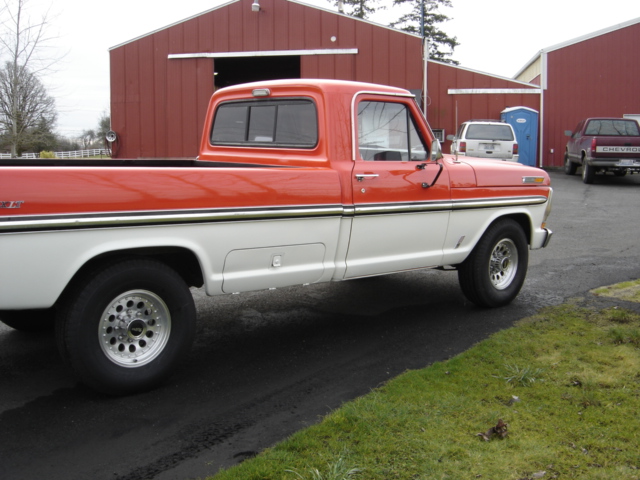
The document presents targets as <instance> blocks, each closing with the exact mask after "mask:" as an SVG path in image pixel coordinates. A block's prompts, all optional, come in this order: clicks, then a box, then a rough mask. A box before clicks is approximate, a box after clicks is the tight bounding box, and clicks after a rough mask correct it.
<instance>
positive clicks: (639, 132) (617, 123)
mask: <svg viewBox="0 0 640 480" xmlns="http://www.w3.org/2000/svg"><path fill="white" fill-rule="evenodd" d="M584 133H585V135H612V136H622V137H638V136H640V129H639V128H638V122H636V121H635V120H618V119H601V120H590V121H589V124H588V125H587V128H586V129H585V131H584Z"/></svg>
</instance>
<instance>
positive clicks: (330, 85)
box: [218, 78, 414, 97]
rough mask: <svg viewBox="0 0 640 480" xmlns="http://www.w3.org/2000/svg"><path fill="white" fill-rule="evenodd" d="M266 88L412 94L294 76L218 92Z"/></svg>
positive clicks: (385, 88)
mask: <svg viewBox="0 0 640 480" xmlns="http://www.w3.org/2000/svg"><path fill="white" fill-rule="evenodd" d="M262 88H268V89H270V90H272V91H280V90H318V91H324V92H332V91H339V92H342V93H352V94H355V93H358V92H380V93H387V94H395V95H403V96H412V97H413V96H414V95H413V94H412V93H411V92H409V91H408V90H405V89H404V88H398V87H391V86H387V85H377V84H373V83H365V82H354V81H349V80H331V79H326V78H294V79H283V80H263V81H260V82H252V83H243V84H240V85H233V86H230V87H225V88H222V89H220V90H218V91H219V92H224V93H227V94H228V93H240V92H248V91H252V90H256V89H262Z"/></svg>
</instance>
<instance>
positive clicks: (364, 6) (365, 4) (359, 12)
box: [333, 0, 384, 19]
mask: <svg viewBox="0 0 640 480" xmlns="http://www.w3.org/2000/svg"><path fill="white" fill-rule="evenodd" d="M333 4H334V5H335V6H336V7H338V11H339V12H340V13H346V14H347V15H351V16H352V17H358V18H363V19H364V18H367V17H369V16H370V15H372V14H374V13H375V12H376V8H375V6H376V5H378V4H380V0H333ZM382 8H384V7H382Z"/></svg>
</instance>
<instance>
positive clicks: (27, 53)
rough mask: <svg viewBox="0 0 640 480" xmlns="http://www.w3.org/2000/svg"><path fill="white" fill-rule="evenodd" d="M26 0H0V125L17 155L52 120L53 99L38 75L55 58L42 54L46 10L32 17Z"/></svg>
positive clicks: (45, 41) (47, 40)
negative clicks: (0, 15)
mask: <svg viewBox="0 0 640 480" xmlns="http://www.w3.org/2000/svg"><path fill="white" fill-rule="evenodd" d="M27 3H28V0H3V5H2V7H0V13H2V22H0V29H1V30H0V47H2V50H1V52H2V55H3V57H4V58H2V60H3V61H4V62H5V63H4V67H3V68H2V69H1V70H0V108H1V109H0V128H1V129H2V132H1V133H2V134H3V137H4V139H5V141H6V142H7V143H9V144H10V145H11V154H12V155H13V156H17V155H18V154H19V153H20V150H22V149H23V148H25V146H26V145H27V144H29V142H30V141H32V140H33V139H32V138H31V139H30V136H33V135H34V132H36V131H40V130H41V128H42V126H43V125H45V126H47V128H49V130H51V129H52V127H53V125H54V124H55V121H56V117H57V113H56V108H55V100H54V99H53V97H51V96H49V95H48V94H47V92H46V89H45V87H44V85H43V84H42V82H41V81H40V78H39V77H40V76H41V75H43V74H44V73H46V72H47V71H48V70H49V69H50V68H51V66H52V65H53V64H55V63H56V62H57V61H58V59H52V58H50V57H47V56H45V55H44V50H45V49H46V48H48V47H49V46H50V43H51V41H52V40H53V38H54V37H50V36H49V35H48V29H49V26H50V24H49V18H48V12H45V13H43V14H41V15H40V16H39V18H38V19H37V20H35V21H34V20H32V18H31V17H30V16H29V14H28V9H27Z"/></svg>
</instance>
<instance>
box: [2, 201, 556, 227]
mask: <svg viewBox="0 0 640 480" xmlns="http://www.w3.org/2000/svg"><path fill="white" fill-rule="evenodd" d="M546 201H547V197H545V196H542V195H540V196H526V197H505V198H485V199H482V198H480V199H469V200H453V201H451V200H449V201H431V202H405V203H391V204H390V203H382V204H361V205H298V206H286V207H246V208H230V209H203V210H171V211H143V212H109V213H90V214H66V215H33V216H31V215H20V216H4V217H0V233H2V232H19V231H37V230H69V229H81V228H111V227H130V226H146V225H178V224H197V223H215V222H229V221H249V220H278V219H293V218H314V217H332V216H337V217H358V216H365V215H398V214H405V213H420V212H443V211H457V210H469V209H482V208H506V207H516V206H524V205H539V204H544V203H545V202H546Z"/></svg>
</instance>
